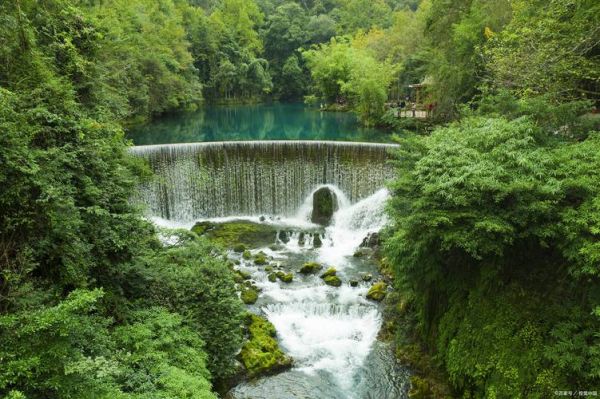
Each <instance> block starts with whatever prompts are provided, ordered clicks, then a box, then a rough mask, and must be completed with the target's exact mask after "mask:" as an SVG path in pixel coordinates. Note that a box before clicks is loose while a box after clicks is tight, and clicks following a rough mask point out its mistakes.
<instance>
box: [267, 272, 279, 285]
mask: <svg viewBox="0 0 600 399" xmlns="http://www.w3.org/2000/svg"><path fill="white" fill-rule="evenodd" d="M267 278H268V279H269V281H270V282H272V283H274V282H275V281H277V274H276V273H269V275H268V276H267Z"/></svg>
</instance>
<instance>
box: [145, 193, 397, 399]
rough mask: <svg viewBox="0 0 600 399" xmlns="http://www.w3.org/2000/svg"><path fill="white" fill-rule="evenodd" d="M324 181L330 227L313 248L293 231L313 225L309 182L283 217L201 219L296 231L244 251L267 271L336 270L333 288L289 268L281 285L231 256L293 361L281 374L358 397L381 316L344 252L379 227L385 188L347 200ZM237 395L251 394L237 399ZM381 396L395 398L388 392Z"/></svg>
mask: <svg viewBox="0 0 600 399" xmlns="http://www.w3.org/2000/svg"><path fill="white" fill-rule="evenodd" d="M326 186H327V187H329V188H330V189H331V190H332V191H333V192H334V193H335V194H336V197H337V199H338V210H337V211H336V212H335V214H334V216H333V221H332V224H331V225H330V226H329V227H327V228H326V229H325V230H324V233H322V235H321V239H322V244H323V245H322V247H321V248H318V249H314V248H313V245H312V242H311V240H312V237H311V235H310V234H306V235H305V237H304V243H303V244H302V243H301V241H300V231H299V230H301V229H303V228H311V229H314V228H315V227H316V226H315V225H314V224H312V223H311V222H310V212H311V209H312V194H313V193H314V191H315V190H317V189H318V188H320V187H322V185H316V186H314V187H313V188H312V190H310V192H309V194H308V195H307V196H306V198H305V199H304V201H303V202H302V204H301V205H300V206H299V208H298V209H297V211H296V212H295V213H292V214H291V215H289V216H287V217H267V218H260V217H259V216H228V217H217V218H211V219H207V220H211V221H214V222H226V221H230V220H239V219H245V220H250V221H253V222H257V223H266V224H273V225H277V226H281V227H282V229H285V228H287V227H290V228H297V229H299V230H293V232H292V233H291V235H290V236H289V240H288V241H287V242H286V243H282V242H281V241H279V242H278V244H280V245H279V249H272V248H261V249H255V250H253V251H252V252H253V253H257V252H258V251H263V252H264V253H265V254H266V255H267V256H268V257H270V258H272V262H273V267H274V268H275V270H279V269H282V270H286V271H296V272H297V270H298V268H299V265H301V264H302V263H301V262H305V261H309V260H318V261H319V262H321V263H322V264H324V265H325V266H335V267H336V268H337V269H338V276H340V277H341V278H342V280H343V282H344V283H343V285H342V286H341V287H330V286H328V285H325V284H324V282H323V280H322V279H321V278H319V276H318V275H308V276H303V275H301V274H299V273H296V275H295V276H294V280H293V282H292V283H291V284H285V283H283V282H281V281H276V282H271V281H269V280H268V278H267V276H268V273H267V272H266V271H265V270H264V268H262V267H258V266H256V265H254V263H253V262H252V261H251V260H244V259H243V258H241V256H240V255H239V254H237V255H233V256H237V257H238V259H239V260H240V262H239V263H240V264H239V266H238V268H239V269H241V270H243V271H245V272H248V273H250V274H251V276H252V279H253V280H254V281H255V284H256V286H257V287H258V288H260V290H261V294H260V297H259V301H258V302H257V303H256V307H255V308H254V311H260V312H262V313H263V314H264V315H265V316H266V317H267V318H268V319H269V320H270V321H271V322H272V323H273V325H274V326H275V328H276V330H277V337H278V340H279V342H280V344H281V346H282V348H283V349H284V350H285V351H286V353H288V354H289V355H291V356H292V357H293V358H294V370H293V371H291V372H289V373H288V378H289V379H290V381H293V380H294V379H297V378H302V377H301V376H302V375H305V376H306V377H305V378H306V379H307V380H308V381H311V380H313V379H314V381H319V380H324V381H327V382H326V383H325V384H329V385H328V386H331V385H333V386H336V387H337V388H336V395H339V397H340V398H344V399H353V398H356V399H358V398H364V397H366V396H365V393H364V392H363V393H359V392H357V390H356V387H357V386H359V385H360V384H362V383H363V382H362V381H361V378H362V377H357V376H359V375H362V374H361V373H363V371H364V366H365V362H367V359H368V358H369V356H372V355H371V353H372V350H373V345H374V344H375V342H376V338H377V333H378V332H379V330H380V328H381V324H382V316H381V313H380V310H379V307H378V305H377V304H376V303H374V302H372V301H369V300H367V299H366V298H365V296H366V293H367V291H368V289H369V287H370V284H371V283H366V282H360V283H359V284H358V286H356V287H352V286H350V285H349V280H350V279H355V280H359V277H360V273H361V269H360V268H361V267H362V266H360V265H362V263H360V262H363V260H360V259H359V260H357V259H356V258H353V256H352V255H353V254H354V252H355V251H356V250H357V249H358V248H359V246H360V244H361V242H362V241H363V239H364V238H365V237H366V236H367V235H368V234H369V233H373V232H377V231H379V230H380V229H381V228H382V227H383V226H384V225H385V223H386V218H385V212H384V208H385V203H386V200H387V199H388V197H389V193H388V191H387V190H386V189H380V190H378V191H376V192H374V193H373V194H372V195H370V196H367V197H365V198H363V199H361V200H357V201H354V202H352V201H351V200H350V199H349V198H348V196H347V195H346V194H345V193H344V192H343V191H342V190H340V189H339V188H338V187H336V186H333V185H326ZM153 220H154V221H155V223H157V224H159V225H162V226H167V227H178V228H181V227H184V228H189V227H191V225H193V222H184V223H176V222H173V221H170V220H166V219H158V218H154V219H153ZM275 240H276V238H275V237H274V242H275ZM357 262H358V263H357ZM357 264H358V265H359V266H357ZM268 378H270V377H268ZM268 378H267V379H268ZM302 381H304V380H302ZM293 385H294V386H298V385H297V384H293ZM309 385H310V384H309ZM260 386H261V383H260V382H255V383H252V384H250V385H248V386H245V388H244V386H240V387H239V389H241V390H242V391H241V392H243V391H244V389H251V390H252V389H259V388H258V387H260ZM265 386H268V383H267V385H265ZM302 386H304V385H302ZM317 389H321V388H319V387H316V388H315V392H316V390H317ZM328 389H329V388H328ZM259 390H260V389H259ZM232 392H233V393H232V395H233V396H232V397H233V398H237V397H238V396H236V394H235V389H234V390H233V391H232ZM251 392H252V391H251ZM269 392H270V391H269ZM393 392H396V391H393ZM261 395H262V394H261ZM369 395H370V394H369ZM242 397H243V398H245V397H253V396H252V395H251V396H243V395H242V396H239V398H242ZM256 397H261V398H262V397H269V398H273V399H274V398H289V397H295V396H289V394H285V393H281V394H280V393H273V392H271V393H269V395H267V396H260V395H258V396H256ZM301 397H311V396H310V395H309V396H301ZM328 397H329V396H328ZM331 397H333V396H331ZM337 397H338V396H336V398H337ZM369 397H370V396H369ZM382 397H385V398H388V397H389V398H391V397H394V398H398V397H400V396H397V395H396V394H393V396H382Z"/></svg>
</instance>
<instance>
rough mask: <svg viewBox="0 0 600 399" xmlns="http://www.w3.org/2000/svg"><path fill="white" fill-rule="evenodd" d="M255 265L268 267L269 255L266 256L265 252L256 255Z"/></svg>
mask: <svg viewBox="0 0 600 399" xmlns="http://www.w3.org/2000/svg"><path fill="white" fill-rule="evenodd" d="M254 264H255V265H259V266H261V265H266V264H267V255H265V254H264V253H263V252H259V253H257V254H256V255H254Z"/></svg>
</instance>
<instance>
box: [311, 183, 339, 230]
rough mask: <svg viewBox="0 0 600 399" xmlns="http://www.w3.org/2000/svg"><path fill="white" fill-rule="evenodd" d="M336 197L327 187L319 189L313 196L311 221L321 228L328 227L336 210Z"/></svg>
mask: <svg viewBox="0 0 600 399" xmlns="http://www.w3.org/2000/svg"><path fill="white" fill-rule="evenodd" d="M337 208H338V204H337V196H336V195H335V193H334V192H333V191H331V189H330V188H329V187H321V188H320V189H318V190H317V191H315V192H314V194H313V209H312V214H311V217H310V219H311V221H312V222H313V223H316V224H320V225H322V226H328V225H329V224H330V223H331V218H332V217H333V214H334V212H335V211H336V210H337Z"/></svg>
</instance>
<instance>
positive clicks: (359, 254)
mask: <svg viewBox="0 0 600 399" xmlns="http://www.w3.org/2000/svg"><path fill="white" fill-rule="evenodd" d="M365 255H367V251H365V250H364V249H359V250H357V251H356V252H354V254H353V255H352V256H354V257H355V258H362V257H363V256H365Z"/></svg>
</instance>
